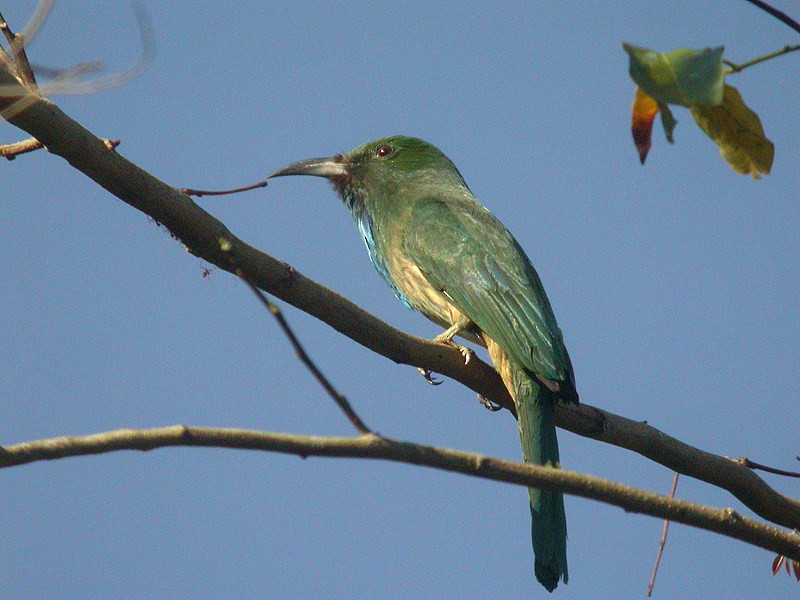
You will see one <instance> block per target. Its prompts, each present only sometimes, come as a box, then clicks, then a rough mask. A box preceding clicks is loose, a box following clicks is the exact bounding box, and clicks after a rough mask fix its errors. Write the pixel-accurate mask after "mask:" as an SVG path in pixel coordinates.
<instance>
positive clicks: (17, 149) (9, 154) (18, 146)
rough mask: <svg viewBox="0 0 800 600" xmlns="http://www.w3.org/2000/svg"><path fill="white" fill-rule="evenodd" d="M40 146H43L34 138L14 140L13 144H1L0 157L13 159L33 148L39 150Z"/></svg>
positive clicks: (31, 150)
mask: <svg viewBox="0 0 800 600" xmlns="http://www.w3.org/2000/svg"><path fill="white" fill-rule="evenodd" d="M40 148H44V146H42V143H41V142H40V141H39V140H37V139H36V138H28V139H27V140H22V141H21V142H14V143H13V144H1V145H0V157H5V158H7V159H8V160H14V159H15V158H16V157H17V156H19V155H20V154H25V153H26V152H33V151H34V150H39V149H40Z"/></svg>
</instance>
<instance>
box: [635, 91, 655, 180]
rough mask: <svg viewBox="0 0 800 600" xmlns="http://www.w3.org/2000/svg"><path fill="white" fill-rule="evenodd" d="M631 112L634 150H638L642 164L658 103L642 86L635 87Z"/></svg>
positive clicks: (648, 146) (648, 148)
mask: <svg viewBox="0 0 800 600" xmlns="http://www.w3.org/2000/svg"><path fill="white" fill-rule="evenodd" d="M632 112H633V118H632V120H631V133H632V134H633V143H634V144H636V150H637V151H638V152H639V161H640V162H641V163H642V164H644V161H645V160H646V159H647V153H648V152H649V151H650V145H651V144H652V142H651V138H652V133H653V121H654V120H655V118H656V115H657V114H658V104H656V101H655V100H653V99H652V98H651V97H650V96H648V95H647V94H645V93H644V92H643V91H642V88H640V87H637V88H636V98H634V100H633V107H632Z"/></svg>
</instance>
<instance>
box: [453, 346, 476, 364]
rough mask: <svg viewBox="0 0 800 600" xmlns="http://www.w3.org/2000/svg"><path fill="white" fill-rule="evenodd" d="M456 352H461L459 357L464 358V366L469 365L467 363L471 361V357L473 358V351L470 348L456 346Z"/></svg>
mask: <svg viewBox="0 0 800 600" xmlns="http://www.w3.org/2000/svg"><path fill="white" fill-rule="evenodd" d="M456 348H458V351H459V352H461V356H463V357H464V366H467V365H468V364H469V361H471V360H472V357H473V356H475V351H474V350H473V349H472V348H467V347H466V346H458V345H456Z"/></svg>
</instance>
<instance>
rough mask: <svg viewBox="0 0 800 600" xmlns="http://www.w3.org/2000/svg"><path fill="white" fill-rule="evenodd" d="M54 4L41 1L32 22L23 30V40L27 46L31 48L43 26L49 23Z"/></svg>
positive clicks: (53, 1) (44, 0)
mask: <svg viewBox="0 0 800 600" xmlns="http://www.w3.org/2000/svg"><path fill="white" fill-rule="evenodd" d="M54 4H55V0H39V2H38V4H37V5H36V10H35V11H34V12H33V16H32V17H31V18H30V21H28V23H27V25H25V27H23V28H22V38H23V39H24V40H25V45H26V46H30V45H31V42H32V41H33V40H34V39H35V38H36V34H37V33H39V30H40V29H41V28H42V25H44V24H45V21H47V17H49V16H50V11H51V10H52V9H53V5H54Z"/></svg>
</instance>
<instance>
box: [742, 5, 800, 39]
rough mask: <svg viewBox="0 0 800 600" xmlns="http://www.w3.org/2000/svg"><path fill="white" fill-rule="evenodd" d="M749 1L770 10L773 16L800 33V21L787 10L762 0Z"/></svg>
mask: <svg viewBox="0 0 800 600" xmlns="http://www.w3.org/2000/svg"><path fill="white" fill-rule="evenodd" d="M747 2H749V3H750V4H753V5H754V6H757V7H758V8H760V9H761V10H763V11H766V12H768V13H769V14H771V15H772V16H773V17H775V18H776V19H778V20H779V21H781V22H782V23H784V24H786V25H788V26H789V27H791V28H792V29H794V30H795V31H796V32H797V33H800V23H798V22H797V21H795V20H794V19H792V18H791V17H790V16H789V15H787V14H786V13H785V12H783V11H780V10H778V9H777V8H774V7H772V6H770V5H769V4H767V3H766V2H762V1H761V0H747Z"/></svg>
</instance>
